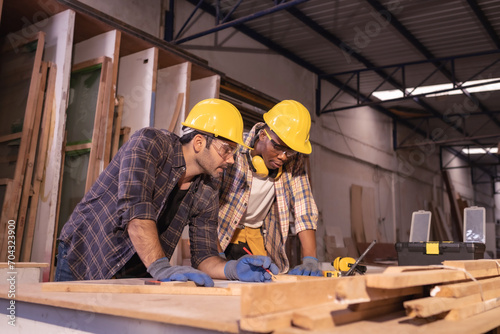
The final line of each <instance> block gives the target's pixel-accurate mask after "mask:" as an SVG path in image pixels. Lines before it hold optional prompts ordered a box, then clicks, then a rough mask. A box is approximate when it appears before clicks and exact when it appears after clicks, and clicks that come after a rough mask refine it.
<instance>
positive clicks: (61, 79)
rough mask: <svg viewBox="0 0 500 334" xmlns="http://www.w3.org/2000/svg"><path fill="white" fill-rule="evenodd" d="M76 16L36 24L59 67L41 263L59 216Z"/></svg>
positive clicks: (39, 222) (43, 198)
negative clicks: (62, 148) (42, 32)
mask: <svg viewBox="0 0 500 334" xmlns="http://www.w3.org/2000/svg"><path fill="white" fill-rule="evenodd" d="M75 15H76V14H75V12H74V11H72V10H69V9H66V8H63V7H61V12H60V13H58V14H55V15H53V16H50V17H49V18H47V19H46V20H44V21H40V22H37V23H35V27H36V29H41V30H43V31H45V33H46V34H47V38H46V43H45V52H44V60H45V61H51V62H53V63H54V64H56V66H57V73H56V80H55V90H54V101H55V102H54V104H55V106H54V113H53V114H52V119H51V121H50V129H49V132H50V133H49V143H48V146H47V151H46V153H47V158H46V167H45V175H44V177H43V181H42V182H41V185H40V201H39V205H38V210H37V215H36V224H35V232H34V233H35V235H36V236H37V237H35V238H34V240H33V252H32V254H33V260H35V261H38V262H47V263H49V262H50V261H51V259H52V253H51V251H52V243H53V241H54V240H53V239H52V235H53V234H54V225H55V219H54V218H55V216H56V215H57V199H58V188H59V179H60V176H61V174H60V170H61V161H62V157H61V154H63V153H62V152H61V146H62V143H63V140H64V135H65V132H64V124H65V119H66V110H67V103H68V99H69V96H70V89H69V83H70V76H71V59H72V49H73V37H74V24H75ZM35 27H29V28H27V29H31V28H35ZM39 236H46V237H39ZM42 275H43V280H44V281H48V280H49V269H48V268H46V269H44V270H43V273H42Z"/></svg>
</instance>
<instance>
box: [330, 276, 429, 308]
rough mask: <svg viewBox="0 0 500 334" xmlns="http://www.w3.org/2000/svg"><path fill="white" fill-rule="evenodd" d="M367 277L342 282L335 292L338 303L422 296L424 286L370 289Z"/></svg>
mask: <svg viewBox="0 0 500 334" xmlns="http://www.w3.org/2000/svg"><path fill="white" fill-rule="evenodd" d="M366 277H368V276H355V277H353V278H352V279H350V280H348V281H347V280H341V281H340V282H339V283H338V284H337V287H336V290H335V298H336V300H337V302H339V303H342V304H353V303H365V302H370V301H378V300H385V299H390V298H395V297H401V296H410V295H422V294H423V287H422V286H411V287H405V288H399V289H380V288H372V287H368V286H367V284H366V281H367V280H366Z"/></svg>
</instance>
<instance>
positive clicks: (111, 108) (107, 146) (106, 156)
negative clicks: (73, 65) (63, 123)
mask: <svg viewBox="0 0 500 334" xmlns="http://www.w3.org/2000/svg"><path fill="white" fill-rule="evenodd" d="M115 32H116V36H115V43H114V51H113V57H112V67H113V68H112V73H111V78H110V79H109V80H110V81H111V83H110V85H111V87H110V91H109V100H108V119H107V127H106V139H105V142H104V153H103V167H102V168H103V169H104V168H106V167H107V166H108V164H109V161H110V159H111V145H112V143H113V138H112V134H113V118H114V114H115V105H114V103H111V101H114V100H115V98H116V81H117V78H118V63H119V59H120V42H121V36H122V35H121V32H120V31H119V30H115Z"/></svg>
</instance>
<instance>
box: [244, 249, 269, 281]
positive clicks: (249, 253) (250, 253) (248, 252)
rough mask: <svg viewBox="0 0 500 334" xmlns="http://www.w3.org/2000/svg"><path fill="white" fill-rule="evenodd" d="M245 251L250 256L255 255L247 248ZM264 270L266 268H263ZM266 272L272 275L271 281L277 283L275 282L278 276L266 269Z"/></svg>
mask: <svg viewBox="0 0 500 334" xmlns="http://www.w3.org/2000/svg"><path fill="white" fill-rule="evenodd" d="M243 250H244V251H245V252H247V254H248V255H253V254H252V252H250V251H249V250H248V249H247V248H246V247H243ZM263 268H264V267H263ZM264 270H265V271H267V272H268V273H269V274H270V275H271V279H272V280H273V281H275V280H276V275H274V274H273V273H272V272H271V270H269V269H268V268H264Z"/></svg>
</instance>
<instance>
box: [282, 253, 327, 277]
mask: <svg viewBox="0 0 500 334" xmlns="http://www.w3.org/2000/svg"><path fill="white" fill-rule="evenodd" d="M288 274H289V275H302V276H322V272H321V270H319V260H318V259H317V258H315V257H312V256H304V258H303V259H302V264H299V265H298V266H296V267H295V268H293V269H292V270H290V271H289V272H288Z"/></svg>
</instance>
